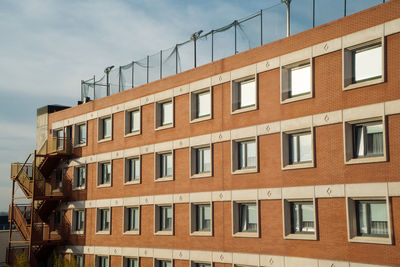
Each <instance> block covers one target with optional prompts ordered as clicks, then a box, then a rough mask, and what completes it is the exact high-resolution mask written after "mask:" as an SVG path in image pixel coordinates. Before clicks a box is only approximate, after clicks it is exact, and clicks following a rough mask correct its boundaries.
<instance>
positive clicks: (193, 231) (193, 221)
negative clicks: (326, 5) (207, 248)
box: [189, 201, 214, 236]
mask: <svg viewBox="0 0 400 267" xmlns="http://www.w3.org/2000/svg"><path fill="white" fill-rule="evenodd" d="M198 205H209V206H210V231H199V230H197V206H198ZM189 214H190V235H191V236H212V235H213V218H214V216H213V203H212V202H211V201H206V202H192V203H190V205H189Z"/></svg>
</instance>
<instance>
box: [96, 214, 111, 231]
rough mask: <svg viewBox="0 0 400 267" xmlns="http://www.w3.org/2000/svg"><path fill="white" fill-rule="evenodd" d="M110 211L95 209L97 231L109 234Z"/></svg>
mask: <svg viewBox="0 0 400 267" xmlns="http://www.w3.org/2000/svg"><path fill="white" fill-rule="evenodd" d="M110 213H111V211H110V209H109V208H102V209H97V231H98V232H108V233H109V232H110Z"/></svg>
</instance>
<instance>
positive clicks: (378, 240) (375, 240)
mask: <svg viewBox="0 0 400 267" xmlns="http://www.w3.org/2000/svg"><path fill="white" fill-rule="evenodd" d="M357 200H361V201H374V200H385V201H386V213H387V218H388V237H374V236H360V235H358V233H357V219H356V216H357V215H356V207H355V203H356V201H357ZM346 215H347V234H348V235H347V236H348V241H349V242H355V243H372V244H386V245H392V244H393V229H392V227H393V226H392V214H391V202H390V198H389V196H381V197H362V196H360V197H346Z"/></svg>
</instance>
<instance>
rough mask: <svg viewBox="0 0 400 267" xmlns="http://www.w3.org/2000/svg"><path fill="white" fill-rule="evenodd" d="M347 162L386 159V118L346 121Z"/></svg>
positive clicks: (367, 161) (380, 160)
mask: <svg viewBox="0 0 400 267" xmlns="http://www.w3.org/2000/svg"><path fill="white" fill-rule="evenodd" d="M344 127H345V139H344V145H345V163H346V164H356V163H370V162H382V161H386V149H385V148H386V140H385V139H386V138H385V123H384V119H381V118H375V119H367V120H362V121H354V122H345V123H344Z"/></svg>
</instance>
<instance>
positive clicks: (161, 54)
mask: <svg viewBox="0 0 400 267" xmlns="http://www.w3.org/2000/svg"><path fill="white" fill-rule="evenodd" d="M161 79H162V50H160V80H161Z"/></svg>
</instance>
